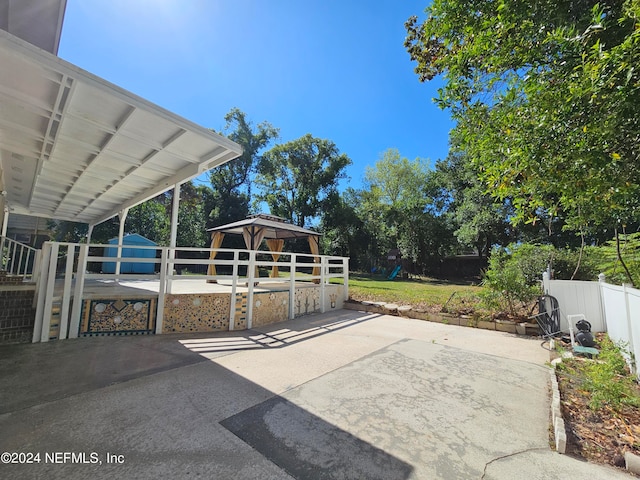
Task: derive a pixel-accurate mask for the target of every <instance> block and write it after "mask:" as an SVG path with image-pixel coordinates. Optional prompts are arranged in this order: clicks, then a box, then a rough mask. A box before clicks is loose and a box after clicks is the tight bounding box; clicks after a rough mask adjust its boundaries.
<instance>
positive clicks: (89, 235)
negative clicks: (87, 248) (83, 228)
mask: <svg viewBox="0 0 640 480" xmlns="http://www.w3.org/2000/svg"><path fill="white" fill-rule="evenodd" d="M93 227H94V225H93V224H91V223H90V224H89V228H88V229H87V245H88V244H90V243H91V235H93Z"/></svg>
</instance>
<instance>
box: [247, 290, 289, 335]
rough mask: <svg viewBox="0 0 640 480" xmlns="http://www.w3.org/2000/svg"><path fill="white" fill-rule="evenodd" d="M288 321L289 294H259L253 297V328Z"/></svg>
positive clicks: (286, 292)
mask: <svg viewBox="0 0 640 480" xmlns="http://www.w3.org/2000/svg"><path fill="white" fill-rule="evenodd" d="M288 319H289V292H288V291H283V292H261V293H255V294H254V295H253V322H252V325H253V326H254V327H259V326H261V325H269V324H271V323H277V322H283V321H285V320H288Z"/></svg>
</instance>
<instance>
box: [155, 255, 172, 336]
mask: <svg viewBox="0 0 640 480" xmlns="http://www.w3.org/2000/svg"><path fill="white" fill-rule="evenodd" d="M168 258H169V252H168V250H167V248H166V247H164V248H163V249H162V250H161V254H160V287H159V289H158V304H157V308H156V334H157V335H160V334H161V333H162V325H163V323H164V299H165V296H166V294H167V269H168V264H169V262H168Z"/></svg>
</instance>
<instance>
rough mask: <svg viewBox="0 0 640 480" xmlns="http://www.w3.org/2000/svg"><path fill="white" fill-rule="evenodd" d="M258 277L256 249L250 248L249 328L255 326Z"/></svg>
mask: <svg viewBox="0 0 640 480" xmlns="http://www.w3.org/2000/svg"><path fill="white" fill-rule="evenodd" d="M255 278H256V251H255V250H249V266H248V267H247V329H250V328H252V327H253V289H254V287H255V285H254V283H255Z"/></svg>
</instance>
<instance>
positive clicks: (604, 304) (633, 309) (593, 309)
mask: <svg viewBox="0 0 640 480" xmlns="http://www.w3.org/2000/svg"><path fill="white" fill-rule="evenodd" d="M543 286H544V291H545V293H546V294H548V295H552V296H554V297H556V299H557V300H558V304H559V306H560V320H561V322H560V328H561V330H562V331H565V332H566V331H568V329H569V324H568V322H567V317H568V316H569V315H577V314H584V316H585V317H586V319H587V320H588V321H589V323H590V324H591V331H593V332H607V333H608V334H609V337H610V338H611V339H612V340H613V341H616V342H622V343H624V344H626V348H627V349H628V350H629V352H630V353H631V354H632V359H631V360H632V363H633V365H634V367H635V361H636V359H637V358H640V290H637V289H635V288H631V287H628V286H626V285H623V286H617V285H611V284H609V283H606V282H605V278H604V275H600V279H599V281H598V282H583V281H573V280H551V279H549V276H548V274H547V273H545V274H544V275H543ZM637 371H638V370H637V368H636V372H637Z"/></svg>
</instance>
